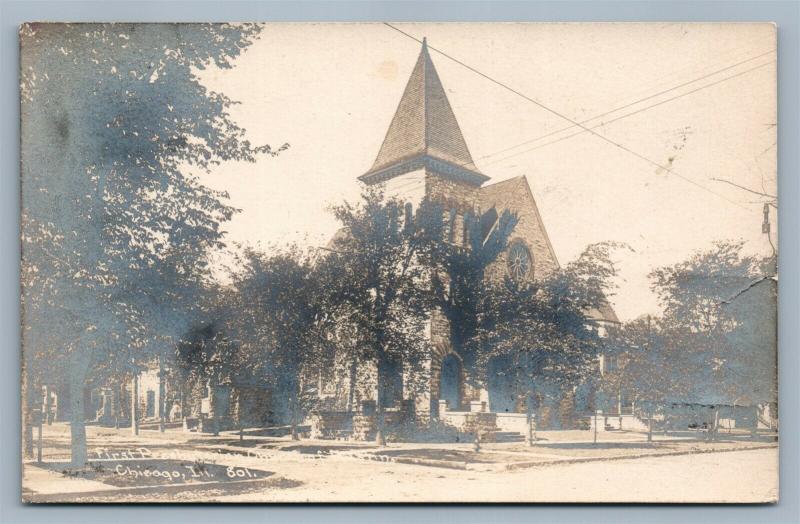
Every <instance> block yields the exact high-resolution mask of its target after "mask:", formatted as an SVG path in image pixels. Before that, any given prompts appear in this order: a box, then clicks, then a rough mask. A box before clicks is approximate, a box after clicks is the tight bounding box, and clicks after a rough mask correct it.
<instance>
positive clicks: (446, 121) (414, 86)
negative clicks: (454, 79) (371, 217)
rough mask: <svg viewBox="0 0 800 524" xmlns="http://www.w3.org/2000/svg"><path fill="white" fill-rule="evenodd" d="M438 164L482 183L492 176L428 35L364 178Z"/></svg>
mask: <svg viewBox="0 0 800 524" xmlns="http://www.w3.org/2000/svg"><path fill="white" fill-rule="evenodd" d="M420 162H423V163H424V164H425V165H426V166H428V167H430V166H429V164H436V165H437V166H439V167H440V168H442V169H439V171H442V170H443V171H447V173H448V174H450V175H452V176H459V177H461V178H464V177H466V179H468V180H469V181H470V182H473V183H475V184H477V185H480V184H481V183H483V181H485V180H487V179H488V177H486V176H485V175H483V174H482V173H481V172H480V171H479V170H478V169H477V167H476V166H475V164H474V163H473V160H472V156H471V155H470V153H469V149H468V148H467V143H466V141H465V140H464V137H463V135H462V134H461V129H460V128H459V126H458V121H457V120H456V117H455V115H454V114H453V109H452V108H451V107H450V102H449V101H448V99H447V94H446V93H445V90H444V87H443V86H442V82H441V80H440V79H439V75H438V73H437V72H436V68H435V67H434V65H433V61H432V60H431V57H430V54H429V52H428V41H427V38H423V39H422V49H421V50H420V53H419V57H418V58H417V63H416V65H415V66H414V69H413V71H412V72H411V76H410V77H409V79H408V83H407V84H406V88H405V91H404V92H403V96H402V98H401V99H400V103H399V104H398V106H397V110H396V111H395V114H394V118H392V122H391V124H389V130H388V131H387V132H386V137H385V138H384V140H383V144H382V145H381V149H380V151H379V152H378V156H377V158H376V159H375V163H374V164H373V165H372V168H371V169H370V170H369V171H368V172H367V173H366V174H364V175H362V176H361V177H359V179H360V180H362V181H364V182H367V183H370V182H377V181H380V180H386V179H388V178H391V177H393V176H397V175H400V174H402V173H405V172H408V171H411V170H413V169H417V168H419V167H420V165H419V164H420Z"/></svg>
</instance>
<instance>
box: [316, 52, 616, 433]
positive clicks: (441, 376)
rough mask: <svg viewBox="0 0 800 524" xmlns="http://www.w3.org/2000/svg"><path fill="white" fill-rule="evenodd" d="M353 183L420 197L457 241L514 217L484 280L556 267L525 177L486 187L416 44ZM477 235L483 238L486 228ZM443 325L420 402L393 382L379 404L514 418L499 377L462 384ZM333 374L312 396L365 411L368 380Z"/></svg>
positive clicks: (513, 402) (598, 314)
mask: <svg viewBox="0 0 800 524" xmlns="http://www.w3.org/2000/svg"><path fill="white" fill-rule="evenodd" d="M358 179H359V180H360V181H361V182H362V183H363V184H365V185H367V186H376V185H380V186H381V188H382V189H383V192H384V194H385V195H387V196H392V197H396V198H398V199H400V200H402V201H404V202H409V203H411V204H412V205H413V206H414V208H415V209H416V206H417V205H418V204H419V202H421V201H422V200H423V199H425V198H427V199H429V200H431V201H434V202H438V203H441V204H442V205H443V208H444V209H445V210H446V211H447V212H449V215H450V217H451V221H452V226H453V229H454V230H455V231H456V235H454V236H455V238H456V239H458V238H459V235H458V230H459V226H460V227H463V219H464V218H463V217H464V216H465V214H467V213H469V214H471V215H472V216H489V217H492V216H493V217H495V218H496V217H497V216H498V214H501V213H503V211H504V210H508V211H510V212H511V213H513V214H515V215H516V216H517V220H518V221H517V224H516V226H515V228H514V229H513V232H512V233H511V235H510V237H509V239H508V243H507V245H506V248H505V249H504V251H503V252H502V253H501V254H500V255H499V256H498V257H497V258H496V259H495V260H494V261H493V262H492V263H491V265H490V266H489V267H488V268H487V270H486V273H485V274H486V278H504V277H506V276H510V277H511V278H514V279H518V280H527V279H539V278H544V277H546V276H547V275H549V274H551V272H553V271H554V270H556V269H557V268H558V267H559V263H558V260H557V258H556V255H555V252H554V250H553V247H552V245H551V243H550V239H549V238H548V234H547V230H546V228H545V225H544V221H543V219H542V216H541V214H540V213H539V209H538V207H537V205H536V200H535V198H534V195H533V192H532V191H531V188H530V185H529V184H528V179H527V178H526V176H518V177H516V178H511V179H508V180H503V181H500V182H496V183H490V177H489V176H487V175H486V174H484V173H483V172H482V171H481V170H480V168H479V167H478V166H477V165H476V164H475V162H474V161H473V158H472V155H471V154H470V151H469V148H468V146H467V142H466V140H465V138H464V136H463V134H462V132H461V129H460V127H459V125H458V121H457V119H456V116H455V114H454V112H453V109H452V107H451V106H450V103H449V101H448V99H447V95H446V93H445V89H444V87H443V85H442V82H441V79H440V78H439V75H438V73H437V71H436V68H435V67H434V64H433V61H432V59H431V56H430V53H429V50H428V46H427V44H426V42H425V41H424V40H423V43H422V49H421V51H420V54H419V57H418V58H417V62H416V64H415V66H414V69H413V71H412V72H411V76H410V78H409V80H408V83H407V85H406V87H405V90H404V92H403V95H402V97H401V99H400V102H399V104H398V106H397V110H396V111H395V114H394V117H393V118H392V120H391V123H390V124H389V129H388V131H387V132H386V136H385V138H384V140H383V143H382V145H381V147H380V150H379V151H378V154H377V157H376V159H375V161H374V163H373V165H372V167H371V168H370V169H369V170H368V171H367V172H366V173H364V174H362V175H361V176H360V177H358ZM489 222H491V220H489ZM483 234H485V235H487V236H488V235H489V234H491V227H488V228H486V229H485V231H484V233H483ZM332 242H335V238H334V240H332ZM601 309H602V310H593V311H591V312H590V315H589V316H590V318H591V319H592V321H593V322H594V323H596V324H597V325H598V327H599V329H600V330H603V329H604V328H605V327H607V326H608V325H613V324H617V323H618V320H617V317H616V315H615V314H614V311H613V310H612V309H611V307H610V306H606V307H604V308H601ZM446 322H447V321H446V319H444V318H443V316H442V315H441V314H437V312H433V313H432V315H431V320H430V323H429V328H428V329H427V333H426V337H427V338H428V340H429V341H430V347H431V354H430V360H429V363H428V365H429V374H428V375H429V378H428V379H427V380H428V384H427V387H426V388H425V391H424V393H423V394H422V395H421V396H420V395H419V394H415V395H414V398H413V399H411V398H409V397H410V396H411V394H410V393H409V392H405V391H403V385H402V381H401V380H400V379H399V378H398V381H397V383H396V384H395V385H394V389H395V391H394V392H393V394H387V397H388V398H391V399H392V400H393V401H394V404H395V405H396V406H400V405H402V404H404V403H405V405H408V404H409V403H411V404H413V409H414V410H415V413H416V416H417V417H419V416H420V415H422V416H423V418H428V417H429V418H430V419H436V418H446V417H448V416H449V417H450V418H451V419H454V417H455V418H457V414H459V413H472V412H484V413H486V412H489V413H498V414H503V415H508V416H511V417H512V418H513V416H514V415H517V416H518V417H519V416H520V415H518V413H521V412H522V411H523V406H522V403H521V401H520V399H518V398H516V394H515V393H513V389H512V388H511V387H510V385H509V384H506V383H504V381H503V379H502V373H500V374H498V375H497V376H492V374H491V373H490V376H489V379H488V381H487V384H486V387H477V386H474V385H472V383H471V381H469V380H467V374H468V373H470V370H467V369H465V366H464V365H463V362H462V358H461V355H459V354H458V352H457V351H456V349H454V348H453V345H452V344H451V341H450V340H449V338H450V330H449V327H448V326H447V324H446ZM601 365H602V364H601ZM484 371H486V370H484ZM332 375H334V376H331V375H329V376H327V377H325V378H324V379H322V378H321V380H320V388H319V391H320V393H321V396H322V397H323V398H322V400H323V401H325V400H327V401H328V405H329V406H330V408H331V409H336V410H343V409H344V410H348V411H350V410H358V409H359V407H358V406H361V405H365V403H366V404H369V403H373V405H374V399H375V398H376V394H375V391H373V390H374V386H373V385H371V384H373V383H374V381H370V380H368V379H365V380H361V379H359V380H357V381H353V380H350V381H349V382H348V380H347V379H346V377H345V375H346V373H332ZM359 376H360V377H362V378H366V375H364V374H361V373H360V374H359ZM354 383H355V384H354ZM350 388H356V390H357V391H350ZM354 397H355V402H353V399H354ZM344 399H350V400H349V401H347V402H345V400H344ZM387 408H391V406H387ZM398 409H399V408H398Z"/></svg>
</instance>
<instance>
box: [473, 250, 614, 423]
mask: <svg viewBox="0 0 800 524" xmlns="http://www.w3.org/2000/svg"><path fill="white" fill-rule="evenodd" d="M616 246H617V245H616V244H613V243H603V244H594V245H591V246H589V247H588V248H587V249H586V250H585V251H584V252H583V253H582V254H581V256H580V257H579V258H578V259H577V260H575V261H574V262H572V263H570V264H569V265H567V266H566V267H565V268H563V269H559V270H557V271H556V272H554V273H553V274H552V275H550V276H548V277H547V278H544V279H542V280H540V281H534V282H518V281H515V280H513V279H510V278H506V279H505V280H504V281H502V282H500V283H498V284H496V285H493V286H490V287H489V288H488V290H487V293H486V294H485V296H484V298H483V300H482V302H481V310H480V327H479V329H478V330H477V333H476V336H475V337H474V339H473V340H472V341H471V343H472V344H473V345H474V346H475V350H476V351H477V352H478V354H479V362H481V363H482V365H483V366H485V367H488V363H489V361H490V360H491V359H493V358H496V357H504V358H505V359H506V360H507V362H508V366H507V369H509V370H513V373H514V379H515V381H516V384H517V388H518V391H519V392H520V393H522V394H524V397H525V399H526V406H527V414H528V422H529V424H530V423H531V417H532V415H533V410H534V408H535V407H536V405H537V402H538V401H537V398H538V397H548V396H550V397H551V398H553V397H561V396H563V394H564V393H565V392H569V391H573V390H574V389H575V387H577V386H578V385H579V384H581V383H582V382H584V381H586V380H587V379H589V378H591V377H592V376H593V375H594V373H595V366H596V361H597V355H598V354H599V352H600V348H601V347H602V344H603V342H602V339H601V338H600V336H599V333H598V331H597V329H595V328H594V323H593V321H592V319H591V318H589V316H588V313H589V311H590V310H591V309H599V308H600V307H602V306H604V305H605V304H606V301H607V298H606V297H607V293H608V289H609V287H610V280H611V278H612V277H613V276H614V275H615V270H614V266H613V264H612V263H611V261H610V258H609V255H610V250H611V249H612V248H614V247H616Z"/></svg>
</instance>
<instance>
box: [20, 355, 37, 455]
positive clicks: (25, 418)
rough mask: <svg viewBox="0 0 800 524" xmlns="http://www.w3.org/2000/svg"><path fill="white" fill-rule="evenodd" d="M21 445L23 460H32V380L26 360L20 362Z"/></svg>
mask: <svg viewBox="0 0 800 524" xmlns="http://www.w3.org/2000/svg"><path fill="white" fill-rule="evenodd" d="M22 365H23V369H22V399H21V400H22V406H21V407H22V443H23V450H24V453H25V458H28V459H31V458H33V408H34V402H33V379H32V377H31V371H30V365H29V364H28V362H27V359H23V361H22Z"/></svg>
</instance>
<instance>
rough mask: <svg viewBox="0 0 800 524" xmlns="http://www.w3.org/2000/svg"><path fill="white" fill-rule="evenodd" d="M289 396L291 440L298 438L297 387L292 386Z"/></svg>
mask: <svg viewBox="0 0 800 524" xmlns="http://www.w3.org/2000/svg"><path fill="white" fill-rule="evenodd" d="M291 395H292V396H291V397H290V398H289V417H290V424H291V428H292V440H300V435H299V433H298V432H297V389H296V388H294V387H293V388H292V393H291Z"/></svg>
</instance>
